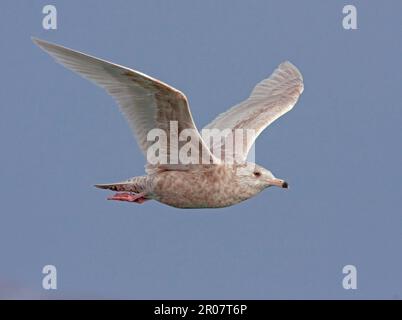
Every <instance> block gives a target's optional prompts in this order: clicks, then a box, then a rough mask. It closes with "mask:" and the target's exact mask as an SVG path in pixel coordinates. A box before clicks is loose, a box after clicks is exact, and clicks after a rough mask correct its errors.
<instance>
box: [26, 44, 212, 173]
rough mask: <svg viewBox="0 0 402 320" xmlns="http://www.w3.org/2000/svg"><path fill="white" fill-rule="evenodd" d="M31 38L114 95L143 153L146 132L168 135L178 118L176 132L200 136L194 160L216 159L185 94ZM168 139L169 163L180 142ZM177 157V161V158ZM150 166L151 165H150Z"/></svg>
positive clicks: (139, 73)
mask: <svg viewBox="0 0 402 320" xmlns="http://www.w3.org/2000/svg"><path fill="white" fill-rule="evenodd" d="M32 40H33V42H34V43H35V44H37V45H38V46H39V47H40V48H42V49H43V50H44V51H45V52H47V53H48V54H49V55H51V56H52V57H53V58H54V59H55V60H56V61H57V62H59V63H60V64H62V65H63V66H65V67H66V68H68V69H71V70H72V71H75V72H77V73H78V74H80V75H81V76H83V77H84V78H86V79H88V80H90V81H92V82H94V83H95V84H97V85H99V86H101V87H102V88H104V89H105V90H106V91H107V92H108V93H109V94H110V95H111V96H113V97H114V99H115V100H116V101H117V102H118V104H119V106H120V109H121V111H122V112H123V114H124V115H125V117H126V118H127V120H128V122H129V124H130V127H131V128H132V131H133V132H134V135H135V137H136V139H137V142H138V144H139V146H140V148H141V149H142V151H143V152H144V154H145V155H146V154H147V150H148V148H149V147H150V145H151V144H152V143H153V142H152V141H148V140H147V134H148V132H149V131H150V130H152V129H155V128H157V129H162V130H164V132H165V133H166V135H167V137H170V121H177V127H178V133H179V134H180V132H181V131H182V130H184V129H192V130H193V131H194V132H195V133H196V135H197V138H198V140H199V141H194V144H195V146H194V147H197V148H198V150H199V154H198V155H196V156H197V157H198V159H197V160H198V161H199V157H200V156H201V154H204V155H207V156H208V157H210V159H212V161H213V160H215V161H217V159H213V156H212V154H211V153H210V151H209V149H208V148H207V147H206V146H205V144H204V142H203V141H202V139H201V136H200V134H199V132H198V130H197V128H196V126H195V124H194V121H193V118H192V115H191V112H190V108H189V105H188V102H187V98H186V96H185V95H184V94H183V93H182V92H180V91H179V90H177V89H175V88H173V87H171V86H169V85H167V84H165V83H163V82H161V81H159V80H157V79H154V78H152V77H149V76H147V75H145V74H143V73H141V72H139V71H135V70H132V69H129V68H126V67H124V66H121V65H118V64H114V63H111V62H108V61H105V60H102V59H98V58H95V57H93V56H90V55H87V54H84V53H81V52H78V51H74V50H71V49H68V48H66V47H62V46H59V45H56V44H52V43H49V42H46V41H43V40H39V39H32ZM194 140H195V139H194ZM167 142H168V145H167V146H166V148H163V149H161V151H162V152H165V153H166V156H167V159H168V163H169V161H170V155H171V152H175V153H177V152H178V151H179V149H180V147H181V145H182V144H183V142H180V141H179V142H178V143H177V144H174V145H173V144H172V148H171V145H170V140H169V139H168V140H167ZM200 148H201V149H200ZM178 161H179V164H180V159H178ZM194 161H196V160H194ZM149 168H150V170H151V169H152V168H151V166H149ZM164 168H166V164H164Z"/></svg>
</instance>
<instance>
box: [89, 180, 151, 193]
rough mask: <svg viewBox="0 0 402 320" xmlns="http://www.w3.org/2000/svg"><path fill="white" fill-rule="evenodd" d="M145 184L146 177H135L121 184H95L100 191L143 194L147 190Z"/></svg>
mask: <svg viewBox="0 0 402 320" xmlns="http://www.w3.org/2000/svg"><path fill="white" fill-rule="evenodd" d="M145 183H146V177H145V176H144V177H134V178H132V179H129V180H126V181H121V182H114V183H103V184H95V185H94V186H95V187H96V188H99V189H109V190H113V191H126V192H134V193H141V192H144V191H145V189H146V184H145Z"/></svg>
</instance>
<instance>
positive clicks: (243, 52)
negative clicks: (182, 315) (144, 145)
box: [0, 0, 402, 299]
mask: <svg viewBox="0 0 402 320" xmlns="http://www.w3.org/2000/svg"><path fill="white" fill-rule="evenodd" d="M350 3H351V4H354V5H355V6H356V8H357V19H358V29H357V30H344V29H343V28H342V18H343V14H342V8H343V6H344V5H345V4H349V3H346V2H345V1H331V2H330V3H327V2H325V3H324V2H323V1H303V2H301V1H300V2H299V1H298V2H296V1H219V2H218V1H212V0H207V1H184V0H183V1H178V0H175V1H169V2H167V1H113V2H109V4H106V2H105V1H102V2H100V1H68V2H67V1H52V4H53V5H55V6H56V8H57V11H58V29H57V30H44V29H43V28H42V18H43V14H42V8H43V6H44V5H46V4H49V3H48V2H47V1H29V2H28V1H2V2H1V4H0V8H1V10H0V11H1V14H2V19H0V34H1V37H2V40H3V48H2V54H1V60H0V61H1V62H0V63H1V78H2V86H0V96H1V98H2V104H1V114H2V116H1V117H0V141H1V146H2V156H1V157H0V172H1V175H0V176H1V180H2V183H1V184H0V189H1V195H2V198H1V199H2V201H1V204H0V209H1V223H0V251H1V253H2V258H1V263H0V296H1V297H12V298H30V297H31V298H32V297H34V298H65V297H73V298H89V297H90V298H134V299H139V298H141V299H147V298H166V299H168V298H169V299H176V298H187V299H191V298H199V299H202V298H210V299H218V298H219V299H235V298H238V299H243V298H244V299H271V298H293V299H294V298H342V299H355V298H390V299H395V298H396V299H398V298H399V299H400V298H401V297H402V271H401V270H402V257H401V250H400V247H401V241H402V230H401V227H402V218H401V212H402V211H401V207H402V201H401V191H402V187H401V181H402V170H401V160H402V148H401V147H400V145H401V138H402V132H401V128H402V126H401V123H402V104H401V100H402V90H401V84H402V58H401V57H402V43H401V42H400V41H399V40H398V39H400V38H401V37H402V20H401V19H400V12H401V9H402V3H401V2H399V1H387V2H386V3H382V4H381V5H380V4H377V5H375V4H373V3H371V2H370V3H368V2H367V1H353V3H352V2H350ZM30 36H36V37H39V38H42V39H45V40H48V41H52V42H56V43H59V44H62V45H65V46H68V47H71V48H73V49H77V50H80V51H83V52H86V53H89V54H92V55H95V56H98V57H101V58H104V59H107V60H110V61H113V62H115V63H118V64H122V65H126V66H129V67H132V68H134V69H136V70H139V71H142V72H144V73H146V74H149V75H151V76H153V77H156V78H158V79H160V80H162V81H164V82H167V83H169V84H171V85H173V86H174V87H176V88H178V89H180V90H182V91H183V92H184V93H185V94H186V95H187V97H188V99H189V101H190V106H191V110H192V113H193V116H194V119H195V121H196V124H197V125H198V127H202V126H204V125H205V124H207V123H208V122H209V121H211V120H212V119H213V118H214V117H215V116H216V115H217V114H219V113H220V112H223V111H225V110H226V109H227V108H229V107H230V106H232V105H234V104H236V103H237V102H239V101H242V100H243V99H244V98H246V97H247V96H248V94H249V92H250V91H251V89H252V88H253V86H254V85H255V84H256V83H257V82H259V81H260V80H262V79H264V78H265V77H267V76H268V75H269V74H270V73H271V72H272V70H273V69H275V67H276V66H277V65H278V64H279V63H281V62H282V61H284V60H290V61H291V62H292V63H294V64H295V65H296V66H297V67H298V68H299V69H300V71H301V72H302V74H303V77H304V83H305V90H304V93H303V95H302V96H301V98H300V100H299V102H298V104H297V105H296V107H295V108H294V109H293V111H292V112H290V113H288V114H287V115H285V116H284V117H283V118H281V119H279V120H278V121H276V122H275V123H274V124H272V125H271V126H270V127H269V128H268V129H267V130H266V131H265V132H264V133H263V134H262V135H261V136H260V137H259V138H258V140H257V144H256V159H257V163H259V164H261V165H262V166H264V167H267V168H269V169H271V170H272V172H273V173H274V174H275V175H277V176H278V177H281V178H284V179H286V180H287V181H288V182H289V184H290V187H291V188H290V189H289V190H281V189H278V188H271V189H269V190H266V191H264V192H263V193H261V194H260V195H258V196H257V197H255V198H253V199H251V200H249V201H246V202H243V203H241V204H239V205H236V206H233V207H229V208H225V209H208V210H178V209H175V208H170V207H167V206H165V205H162V204H160V203H157V202H154V201H152V202H151V201H150V202H147V203H145V204H143V205H135V204H130V203H118V202H111V201H106V200H105V198H106V197H107V196H108V195H109V193H108V192H105V191H103V190H98V189H95V188H93V187H92V185H93V184H95V183H102V182H110V181H118V180H123V179H125V178H128V177H131V176H135V175H142V174H143V172H144V171H143V166H144V163H145V160H144V158H143V156H142V154H141V152H140V149H139V148H138V146H137V145H136V142H135V140H134V139H133V137H132V134H131V131H130V129H129V127H128V126H127V124H126V122H125V119H124V118H123V116H122V115H121V114H120V113H119V111H118V108H117V106H116V105H115V104H114V101H113V100H112V98H110V97H109V96H107V95H106V93H104V92H103V91H102V90H101V89H99V88H97V87H96V86H94V85H93V84H91V83H90V82H87V81H86V80H84V79H81V78H80V77H78V76H77V75H75V74H74V73H72V72H70V71H68V70H66V69H64V68H63V67H61V66H59V65H57V64H56V63H54V62H53V61H52V59H51V58H50V57H49V56H47V55H46V54H44V53H43V52H42V51H41V50H39V49H38V48H37V47H36V46H34V44H33V43H32V42H31V40H30ZM47 264H53V265H55V266H56V267H57V272H58V289H57V290H55V291H50V292H49V291H45V290H43V289H42V285H41V284H42V277H43V275H42V273H41V270H42V268H43V266H44V265H47ZM348 264H352V265H355V266H356V268H357V274H358V276H357V277H358V289H357V290H345V289H343V287H342V278H343V276H344V275H343V274H342V268H343V266H345V265H348Z"/></svg>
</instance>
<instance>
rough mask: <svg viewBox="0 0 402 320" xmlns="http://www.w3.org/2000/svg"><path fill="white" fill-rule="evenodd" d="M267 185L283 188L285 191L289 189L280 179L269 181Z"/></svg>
mask: <svg viewBox="0 0 402 320" xmlns="http://www.w3.org/2000/svg"><path fill="white" fill-rule="evenodd" d="M268 183H269V184H270V185H272V186H276V187H279V188H284V189H287V188H288V187H289V186H288V183H287V182H286V181H285V180H282V179H276V178H274V179H269V180H268Z"/></svg>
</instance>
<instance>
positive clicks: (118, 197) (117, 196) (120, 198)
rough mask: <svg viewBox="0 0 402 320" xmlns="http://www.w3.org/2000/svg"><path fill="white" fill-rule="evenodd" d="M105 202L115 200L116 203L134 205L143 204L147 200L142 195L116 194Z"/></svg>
mask: <svg viewBox="0 0 402 320" xmlns="http://www.w3.org/2000/svg"><path fill="white" fill-rule="evenodd" d="M107 200H117V201H128V202H136V203H139V204H141V203H144V202H145V201H147V200H148V199H147V198H145V194H144V193H142V192H141V193H137V194H133V193H128V192H119V193H116V194H115V195H114V196H111V197H108V198H107Z"/></svg>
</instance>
